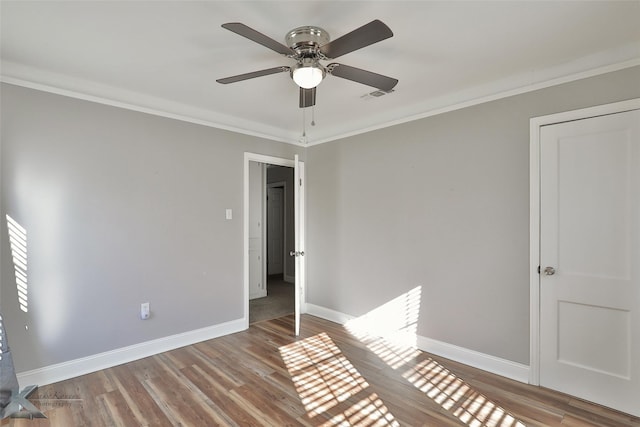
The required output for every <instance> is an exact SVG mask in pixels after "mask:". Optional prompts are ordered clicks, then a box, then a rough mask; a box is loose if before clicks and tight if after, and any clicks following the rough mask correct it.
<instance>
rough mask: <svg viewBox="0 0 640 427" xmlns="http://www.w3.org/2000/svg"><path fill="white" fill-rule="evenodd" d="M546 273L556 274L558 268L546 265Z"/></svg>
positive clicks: (548, 274) (549, 274)
mask: <svg viewBox="0 0 640 427" xmlns="http://www.w3.org/2000/svg"><path fill="white" fill-rule="evenodd" d="M544 274H546V275H547V276H553V275H554V274H556V269H555V268H553V267H545V268H544Z"/></svg>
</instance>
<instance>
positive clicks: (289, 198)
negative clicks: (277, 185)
mask: <svg viewBox="0 0 640 427" xmlns="http://www.w3.org/2000/svg"><path fill="white" fill-rule="evenodd" d="M281 181H284V182H286V183H287V195H286V200H285V207H284V208H285V211H286V215H287V224H286V225H285V226H286V228H287V241H286V242H285V246H286V247H285V254H288V253H289V252H291V251H293V250H295V247H296V234H295V218H294V215H295V212H294V210H295V206H294V193H295V191H294V190H295V189H294V188H293V168H287V167H284V166H274V167H270V168H267V184H272V183H274V182H281ZM284 265H285V269H284V274H285V275H286V276H289V277H295V274H296V263H295V262H294V260H293V258H291V257H288V256H285V259H284Z"/></svg>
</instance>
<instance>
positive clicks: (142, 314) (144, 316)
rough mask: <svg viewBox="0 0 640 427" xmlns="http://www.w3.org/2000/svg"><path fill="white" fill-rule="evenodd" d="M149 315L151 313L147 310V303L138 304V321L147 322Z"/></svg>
mask: <svg viewBox="0 0 640 427" xmlns="http://www.w3.org/2000/svg"><path fill="white" fill-rule="evenodd" d="M150 315H151V311H150V310H149V303H148V302H143V303H142V304H140V319H142V320H147V319H148V318H149V316H150Z"/></svg>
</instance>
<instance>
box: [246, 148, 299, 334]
mask: <svg viewBox="0 0 640 427" xmlns="http://www.w3.org/2000/svg"><path fill="white" fill-rule="evenodd" d="M297 157H298V156H297V155H296V156H295V159H294V160H290V159H283V158H280V157H272V156H265V155H262V154H255V153H249V152H245V153H244V179H243V181H244V191H243V193H244V197H243V202H244V208H243V230H244V231H243V235H244V238H243V241H244V244H243V247H244V249H243V254H244V256H243V271H244V280H243V282H244V284H243V301H244V310H243V311H244V316H243V319H244V324H245V328H248V327H249V183H250V180H249V167H250V163H251V162H260V163H265V164H272V165H277V166H285V167H290V168H294V175H295V177H297V178H298V179H297V181H298V182H300V183H304V162H299V161H297ZM296 166H297V167H296ZM296 187H298V186H296ZM296 190H297V193H296V194H295V196H296V197H295V200H296V203H297V205H296V207H295V211H296V213H297V214H298V215H299V216H298V215H296V218H295V231H294V232H295V238H296V250H299V251H300V252H303V251H304V249H298V248H304V242H305V221H304V215H305V213H304V204H305V203H304V197H305V193H304V187H301V188H296ZM304 274H305V260H304V257H296V272H295V275H296V278H295V280H296V304H295V306H296V307H295V309H296V326H295V332H296V334H298V333H299V328H300V322H299V319H300V311H301V310H302V308H303V307H304V305H303V304H302V301H304V295H305V276H304Z"/></svg>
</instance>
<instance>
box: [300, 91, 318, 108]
mask: <svg viewBox="0 0 640 427" xmlns="http://www.w3.org/2000/svg"><path fill="white" fill-rule="evenodd" d="M314 105H316V88H315V87H313V88H311V89H305V88H302V87H301V88H300V108H307V107H313V106H314Z"/></svg>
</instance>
